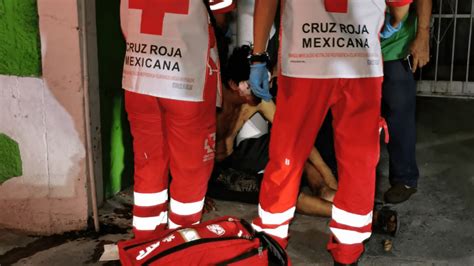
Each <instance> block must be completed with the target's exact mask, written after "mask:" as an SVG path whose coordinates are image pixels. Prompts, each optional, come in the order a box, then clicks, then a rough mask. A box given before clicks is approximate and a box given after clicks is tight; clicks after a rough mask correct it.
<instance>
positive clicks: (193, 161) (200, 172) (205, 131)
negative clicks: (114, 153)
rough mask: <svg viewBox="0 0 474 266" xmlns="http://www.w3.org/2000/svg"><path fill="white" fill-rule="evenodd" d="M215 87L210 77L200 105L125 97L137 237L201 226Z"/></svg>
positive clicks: (211, 152) (212, 138)
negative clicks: (131, 140)
mask: <svg viewBox="0 0 474 266" xmlns="http://www.w3.org/2000/svg"><path fill="white" fill-rule="evenodd" d="M216 83H217V75H216V74H215V73H214V74H213V73H212V72H211V74H210V75H209V76H208V78H207V81H206V86H205V89H204V101H203V102H188V101H179V100H171V99H164V98H157V97H153V96H148V95H144V94H138V93H134V92H129V91H126V92H125V108H126V110H127V113H128V119H129V121H130V128H131V132H132V135H133V150H134V160H135V176H134V181H135V184H134V207H133V230H134V234H135V237H136V238H145V237H147V236H150V235H151V234H153V233H154V232H156V231H160V230H163V229H165V227H166V225H167V224H168V227H169V228H176V227H180V226H187V225H191V224H195V223H198V222H199V221H200V219H201V213H202V208H203V205H204V196H205V194H206V190H207V183H208V180H209V176H210V174H211V171H212V168H213V165H214V149H215V132H216V129H215V127H216V122H215V121H216V119H215V117H216V113H215V110H216ZM169 172H171V176H172V180H171V182H170V184H169ZM168 188H169V195H168ZM168 198H169V206H168ZM168 209H169V211H168Z"/></svg>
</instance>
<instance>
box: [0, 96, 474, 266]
mask: <svg viewBox="0 0 474 266" xmlns="http://www.w3.org/2000/svg"><path fill="white" fill-rule="evenodd" d="M473 117H474V100H461V99H442V98H419V99H418V117H417V121H418V145H417V156H418V164H419V167H420V172H421V178H420V181H419V190H418V192H417V193H416V194H415V195H413V197H412V198H411V199H410V200H409V201H408V202H406V203H403V204H400V205H397V206H394V208H395V209H396V210H397V211H398V212H399V215H400V220H401V227H400V231H399V233H398V235H397V236H396V237H395V238H393V239H392V240H393V248H392V250H391V251H390V252H386V251H384V250H383V245H382V241H383V240H385V239H388V238H389V237H387V236H384V235H376V234H374V235H373V236H372V238H371V239H370V240H369V241H368V242H367V244H366V252H365V254H364V256H363V257H362V260H361V263H360V264H361V265H474V196H473V192H474V189H473V188H474V122H473V121H474V120H473ZM387 169H388V158H387V154H386V152H385V151H382V154H381V162H380V166H379V171H378V172H379V178H378V187H377V198H378V199H381V198H382V194H383V191H385V190H386V189H387V188H388V186H389V185H388V180H387V173H388V171H387ZM130 206H131V197H130V195H129V193H126V192H124V193H121V194H119V195H118V196H117V197H116V198H114V199H112V200H110V201H108V202H107V203H106V204H105V206H104V207H103V208H102V209H101V221H102V223H103V224H102V232H101V233H100V234H96V233H94V232H91V231H85V232H71V233H67V234H64V235H60V236H50V237H33V236H27V235H25V234H22V233H21V232H12V231H9V230H0V265H2V266H3V265H11V264H13V265H118V263H117V262H98V258H99V257H100V255H101V253H102V250H103V245H104V244H107V243H114V242H115V241H117V240H119V239H124V238H128V237H130V231H129V230H127V228H129V224H130V218H131V213H130ZM217 209H218V210H217V211H215V212H212V213H210V214H207V215H206V216H205V219H210V218H213V217H217V216H221V215H235V216H239V217H242V218H245V219H248V220H251V218H252V217H255V215H256V206H254V205H248V204H238V203H232V202H223V201H218V202H217ZM328 221H329V220H328V219H326V218H317V217H309V216H303V215H297V216H296V219H295V220H294V222H293V224H292V225H291V229H290V230H291V239H290V245H289V248H288V252H289V254H290V257H291V259H292V262H293V264H294V265H331V264H332V260H331V257H330V256H329V254H328V253H327V252H326V250H325V244H326V241H327V239H328V228H327V224H328Z"/></svg>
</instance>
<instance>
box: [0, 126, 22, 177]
mask: <svg viewBox="0 0 474 266" xmlns="http://www.w3.org/2000/svg"><path fill="white" fill-rule="evenodd" d="M22 174H23V168H22V162H21V154H20V147H19V146H18V143H17V142H16V141H15V140H13V139H12V138H10V137H9V136H7V135H5V134H3V133H0V185H1V184H2V183H3V182H5V181H7V180H8V179H10V178H12V177H17V176H21V175H22Z"/></svg>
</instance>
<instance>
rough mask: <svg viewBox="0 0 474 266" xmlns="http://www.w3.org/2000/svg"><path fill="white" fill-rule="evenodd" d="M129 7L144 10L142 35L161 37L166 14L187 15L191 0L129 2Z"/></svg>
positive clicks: (141, 0) (138, 0)
mask: <svg viewBox="0 0 474 266" xmlns="http://www.w3.org/2000/svg"><path fill="white" fill-rule="evenodd" d="M128 7H129V8H130V9H141V10H142V22H141V26H140V32H141V33H146V34H152V35H161V34H163V20H164V18H165V14H166V13H174V14H183V15H187V14H188V13H189V0H129V2H128Z"/></svg>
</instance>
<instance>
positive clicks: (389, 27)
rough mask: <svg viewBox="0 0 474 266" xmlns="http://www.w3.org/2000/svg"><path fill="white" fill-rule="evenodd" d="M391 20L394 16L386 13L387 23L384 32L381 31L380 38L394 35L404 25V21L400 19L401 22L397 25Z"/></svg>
mask: <svg viewBox="0 0 474 266" xmlns="http://www.w3.org/2000/svg"><path fill="white" fill-rule="evenodd" d="M391 20H392V16H390V13H387V14H385V24H384V27H383V30H382V32H381V33H380V38H382V39H388V38H390V37H392V35H393V34H395V33H397V32H398V31H399V30H400V29H401V28H402V27H403V21H400V23H398V25H397V26H396V27H393V26H392V23H391Z"/></svg>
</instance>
